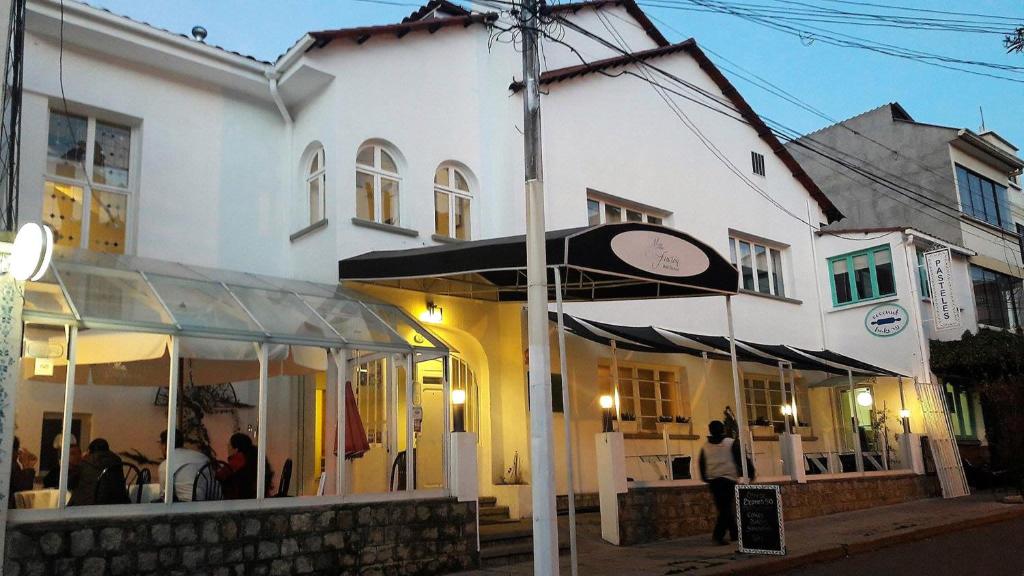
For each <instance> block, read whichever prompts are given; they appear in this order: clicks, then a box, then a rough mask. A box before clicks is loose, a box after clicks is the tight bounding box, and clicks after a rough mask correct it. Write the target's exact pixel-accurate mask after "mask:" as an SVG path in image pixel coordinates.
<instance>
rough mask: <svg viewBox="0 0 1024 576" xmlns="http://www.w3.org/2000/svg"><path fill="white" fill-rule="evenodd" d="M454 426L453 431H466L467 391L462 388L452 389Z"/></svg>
mask: <svg viewBox="0 0 1024 576" xmlns="http://www.w3.org/2000/svg"><path fill="white" fill-rule="evenodd" d="M452 428H453V432H465V431H466V391H465V390H463V389H461V388H456V389H454V390H452Z"/></svg>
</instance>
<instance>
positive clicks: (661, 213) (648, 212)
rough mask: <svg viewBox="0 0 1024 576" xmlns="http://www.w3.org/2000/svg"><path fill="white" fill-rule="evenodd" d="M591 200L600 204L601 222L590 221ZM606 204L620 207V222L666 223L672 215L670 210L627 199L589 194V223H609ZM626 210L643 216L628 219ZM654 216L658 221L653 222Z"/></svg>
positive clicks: (599, 215)
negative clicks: (621, 199) (613, 198)
mask: <svg viewBox="0 0 1024 576" xmlns="http://www.w3.org/2000/svg"><path fill="white" fill-rule="evenodd" d="M591 202H597V204H598V219H599V222H597V223H592V222H590V203H591ZM606 206H611V207H614V208H618V209H619V210H620V211H621V212H622V219H621V220H619V222H646V223H648V224H657V225H664V224H665V221H666V220H668V217H669V216H670V215H671V213H670V212H668V211H665V210H658V209H655V208H650V207H646V206H640V205H638V204H634V203H630V202H626V201H617V200H611V199H606V198H604V197H603V196H597V195H595V194H587V223H588V224H590V225H591V226H596V225H597V224H608V221H607V218H606V217H605V208H606ZM626 211H629V212H635V213H639V214H640V216H641V218H640V220H626ZM652 218H655V219H657V220H658V221H657V222H651V219H652Z"/></svg>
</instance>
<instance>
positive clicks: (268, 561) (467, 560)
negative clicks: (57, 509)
mask: <svg viewBox="0 0 1024 576" xmlns="http://www.w3.org/2000/svg"><path fill="white" fill-rule="evenodd" d="M476 514H477V511H476V504H475V503H474V502H456V501H454V500H449V499H435V500H415V501H401V502H397V501H396V502H380V503H373V504H338V505H327V506H310V507H304V508H288V509H276V510H247V511H234V512H203V513H186V514H174V515H169V514H163V515H153V516H132V517H124V518H101V519H100V518H97V519H81V520H77V519H76V520H61V521H51V522H41V523H23V524H12V525H9V526H8V527H7V551H6V558H5V560H4V570H3V573H4V574H5V575H7V576H29V575H31V576H44V575H45V576H49V575H57V574H59V575H61V576H64V575H68V576H70V575H74V574H80V575H83V576H84V575H88V576H122V575H131V576H134V575H155V574H168V575H181V576H243V575H244V576H260V575H266V576H271V575H273V576H278V575H280V576H290V575H293V574H313V575H321V574H323V575H326V574H331V575H334V574H374V575H383V574H388V575H391V574H399V575H404V574H409V575H419V574H441V573H446V572H455V571H459V570H464V569H470V568H475V567H477V566H479V564H480V556H479V552H478V551H477V535H476Z"/></svg>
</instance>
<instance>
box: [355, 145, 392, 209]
mask: <svg viewBox="0 0 1024 576" xmlns="http://www.w3.org/2000/svg"><path fill="white" fill-rule="evenodd" d="M366 148H373V164H374V165H373V166H367V165H366V164H360V163H359V153H360V152H362V151H363V150H365V149H366ZM382 150H383V151H385V152H387V153H388V156H391V159H392V160H393V161H394V162H395V168H396V169H401V168H400V166H399V165H398V155H397V154H395V152H394V150H391V149H387V148H385V147H384V146H382V145H380V144H365V145H363V146H360V147H359V150H357V151H356V173H357V174H358V173H359V172H362V173H363V174H366V175H367V176H371V177H372V178H373V222H376V223H378V224H383V225H385V226H395V227H399V226H401V225H402V176H401V175H400V174H398V173H397V172H388V171H387V170H384V169H383V168H381V161H380V154H381V151H382ZM382 177H383V178H387V179H388V180H394V181H396V182H398V194H396V195H395V221H394V222H384V217H383V213H382V210H383V209H384V202H383V198H384V191H383V189H382V187H381V178H382ZM357 202H358V199H357ZM357 217H358V214H357Z"/></svg>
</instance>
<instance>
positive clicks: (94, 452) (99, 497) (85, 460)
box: [68, 438, 131, 506]
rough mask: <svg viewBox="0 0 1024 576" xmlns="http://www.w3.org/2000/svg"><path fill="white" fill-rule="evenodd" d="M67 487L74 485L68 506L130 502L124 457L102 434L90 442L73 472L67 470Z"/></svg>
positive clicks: (71, 487)
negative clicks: (126, 485) (122, 465)
mask: <svg viewBox="0 0 1024 576" xmlns="http://www.w3.org/2000/svg"><path fill="white" fill-rule="evenodd" d="M104 471H105V472H106V473H104ZM101 475H102V476H103V477H102V480H101V478H100V476H101ZM68 488H70V489H71V499H70V500H68V506H86V505H89V504H128V503H130V502H131V500H129V499H128V489H127V488H126V487H125V485H124V471H123V470H122V468H121V457H120V456H118V455H117V454H115V453H113V452H111V451H110V444H109V443H108V442H107V441H106V440H104V439H103V438H97V439H95V440H93V441H92V442H90V443H89V452H88V453H87V454H86V455H85V456H83V457H82V463H81V464H80V465H79V466H78V467H77V468H76V469H75V471H74V473H71V471H70V470H69V471H68Z"/></svg>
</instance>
